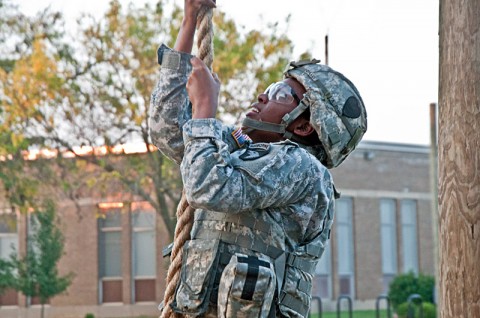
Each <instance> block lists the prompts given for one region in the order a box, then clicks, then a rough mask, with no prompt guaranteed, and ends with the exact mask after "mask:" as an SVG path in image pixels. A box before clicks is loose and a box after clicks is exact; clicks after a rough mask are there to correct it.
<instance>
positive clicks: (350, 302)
mask: <svg viewBox="0 0 480 318" xmlns="http://www.w3.org/2000/svg"><path fill="white" fill-rule="evenodd" d="M342 299H346V300H347V301H348V316H349V317H350V318H352V316H353V314H352V298H351V297H350V296H347V295H341V296H340V297H338V299H337V318H340V311H341V310H340V303H341V302H342Z"/></svg>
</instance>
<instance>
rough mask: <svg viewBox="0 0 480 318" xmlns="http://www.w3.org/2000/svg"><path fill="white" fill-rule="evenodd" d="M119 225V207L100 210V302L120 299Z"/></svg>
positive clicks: (120, 254) (120, 257)
mask: <svg viewBox="0 0 480 318" xmlns="http://www.w3.org/2000/svg"><path fill="white" fill-rule="evenodd" d="M121 226H122V223H121V210H120V208H112V209H105V210H102V214H101V217H100V218H99V219H98V230H99V233H98V263H99V264H98V266H99V271H98V272H99V279H100V293H99V298H100V299H99V300H100V303H110V302H121V301H122V247H121V246H122V228H121Z"/></svg>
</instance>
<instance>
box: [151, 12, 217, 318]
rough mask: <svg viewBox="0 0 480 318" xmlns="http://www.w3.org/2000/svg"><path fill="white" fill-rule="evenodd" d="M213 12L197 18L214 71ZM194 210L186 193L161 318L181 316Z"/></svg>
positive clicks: (201, 46)
mask: <svg viewBox="0 0 480 318" xmlns="http://www.w3.org/2000/svg"><path fill="white" fill-rule="evenodd" d="M212 17H213V10H212V9H211V8H207V7H203V8H202V9H201V10H200V12H199V14H198V17H197V30H198V31H197V39H198V40H197V47H198V58H200V59H201V60H202V61H203V62H204V63H205V64H206V65H207V67H208V68H210V69H212V64H213V22H212ZM193 212H194V209H193V208H192V207H191V206H190V205H189V204H188V202H187V199H186V196H185V193H184V192H183V193H182V198H181V199H180V203H179V204H178V207H177V212H176V216H177V224H176V226H175V234H174V238H173V248H172V254H171V255H170V266H169V268H168V272H167V279H166V288H165V295H164V297H163V305H164V306H163V310H162V314H161V316H160V318H178V317H181V315H180V314H178V313H175V312H174V311H173V310H172V308H171V307H170V304H171V303H172V302H173V299H174V296H175V288H176V286H177V283H178V282H179V280H180V269H181V266H182V252H183V245H184V244H185V242H186V241H187V240H189V239H190V231H191V230H192V226H193Z"/></svg>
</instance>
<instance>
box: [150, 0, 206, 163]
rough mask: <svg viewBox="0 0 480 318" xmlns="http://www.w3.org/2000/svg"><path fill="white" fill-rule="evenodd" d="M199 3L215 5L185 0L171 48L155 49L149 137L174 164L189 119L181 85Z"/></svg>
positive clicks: (179, 157) (202, 0)
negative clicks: (155, 77)
mask: <svg viewBox="0 0 480 318" xmlns="http://www.w3.org/2000/svg"><path fill="white" fill-rule="evenodd" d="M202 6H209V7H215V2H214V1H213V0H185V7H184V17H183V21H182V25H181V28H180V31H179V33H178V36H177V41H176V43H175V46H174V49H173V50H172V49H170V48H168V47H167V46H165V45H162V46H161V47H160V48H159V49H158V63H159V64H160V76H159V80H158V83H157V86H156V87H155V89H154V91H153V93H152V97H151V102H150V114H149V126H150V137H151V138H152V142H153V144H154V145H155V146H157V147H158V148H159V149H160V150H161V151H162V152H163V153H164V154H165V155H167V156H168V157H170V158H171V159H172V160H174V161H175V162H177V163H180V162H181V161H182V157H183V151H184V144H183V139H182V127H183V125H184V124H185V122H187V121H188V120H189V119H191V118H192V111H191V103H190V100H189V98H188V95H187V91H186V88H185V86H186V83H187V80H188V76H189V75H190V72H191V70H192V67H191V64H190V59H191V58H192V55H191V52H192V47H193V40H194V36H195V28H196V24H197V15H198V11H199V10H200V8H201V7H202Z"/></svg>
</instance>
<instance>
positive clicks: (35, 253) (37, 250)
mask: <svg viewBox="0 0 480 318" xmlns="http://www.w3.org/2000/svg"><path fill="white" fill-rule="evenodd" d="M30 225H31V228H30V233H31V234H30V235H29V237H28V250H27V254H26V255H25V256H23V257H19V256H18V255H17V254H16V253H13V254H12V256H11V259H10V263H11V265H10V267H11V269H13V270H12V271H11V273H12V276H13V287H14V288H15V289H17V290H18V291H20V292H21V293H22V294H24V295H25V296H29V297H38V298H39V299H40V303H41V305H42V311H41V313H42V314H41V316H42V318H43V317H44V312H45V310H44V306H45V304H46V303H47V302H48V301H49V299H51V298H52V297H53V296H55V295H58V294H60V293H62V292H64V291H65V290H66V289H67V288H68V286H69V285H70V283H71V280H72V277H73V274H72V273H69V274H67V275H63V276H61V275H60V274H59V272H58V262H59V260H60V258H61V257H62V256H63V247H64V237H63V234H62V232H61V230H60V228H59V223H58V219H57V217H56V213H55V205H54V203H53V202H52V201H46V202H45V206H44V208H43V209H41V210H36V211H34V212H33V213H32V215H31V222H30Z"/></svg>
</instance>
